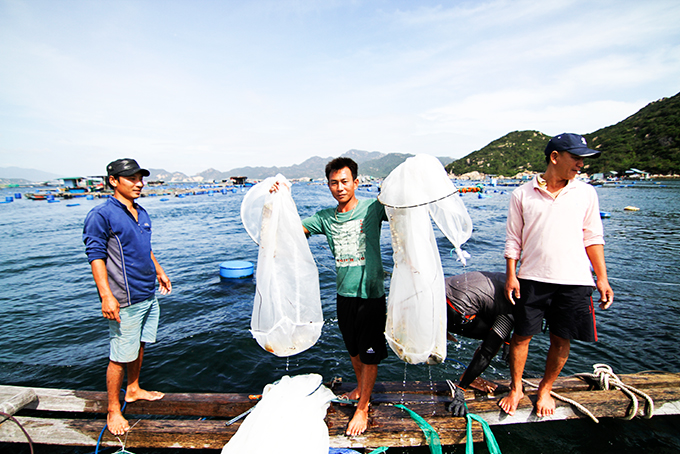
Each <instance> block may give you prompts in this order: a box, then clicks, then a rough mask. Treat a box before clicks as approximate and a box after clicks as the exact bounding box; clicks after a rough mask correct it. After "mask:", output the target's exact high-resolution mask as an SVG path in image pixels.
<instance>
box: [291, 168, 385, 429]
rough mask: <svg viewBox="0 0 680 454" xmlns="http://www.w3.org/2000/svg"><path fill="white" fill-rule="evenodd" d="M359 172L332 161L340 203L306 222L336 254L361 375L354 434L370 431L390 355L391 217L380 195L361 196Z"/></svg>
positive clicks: (344, 317) (342, 312)
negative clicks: (372, 403)
mask: <svg viewBox="0 0 680 454" xmlns="http://www.w3.org/2000/svg"><path fill="white" fill-rule="evenodd" d="M357 174H358V166H357V163H356V162H354V161H353V160H352V159H350V158H336V159H333V160H332V161H331V162H329V163H328V164H327V165H326V178H327V179H328V187H329V189H330V190H331V194H332V195H333V198H334V199H335V200H337V201H338V206H337V207H335V208H327V209H324V210H321V211H319V212H317V213H316V214H314V215H313V216H311V217H309V218H307V219H305V220H303V221H302V225H303V227H304V230H305V233H306V234H307V235H313V234H324V235H326V238H327V239H328V245H329V246H330V249H331V252H332V253H333V256H334V257H335V268H336V270H337V292H338V296H337V313H338V326H339V327H340V331H341V332H342V337H343V340H344V341H345V346H346V348H347V351H348V352H349V355H350V357H351V359H352V366H353V367H354V372H355V374H356V377H357V388H356V389H355V390H353V391H352V392H351V393H349V395H347V396H346V397H347V398H349V399H354V400H358V401H359V402H358V404H357V408H356V411H355V413H354V416H353V417H352V420H351V421H350V422H349V425H348V426H347V435H350V436H355V435H360V434H362V433H363V432H365V431H366V428H367V426H368V403H369V400H370V398H371V393H372V392H373V385H374V384H375V380H376V377H377V375H378V363H380V361H382V360H383V359H385V358H387V345H386V342H385V323H386V318H387V305H386V302H385V273H384V271H383V267H382V258H381V256H380V230H381V227H382V221H386V220H387V215H386V214H385V208H384V207H383V206H382V204H381V203H380V202H378V200H377V199H372V200H359V199H357V198H356V196H355V194H354V192H355V191H356V189H357V187H358V186H359V180H358V179H357Z"/></svg>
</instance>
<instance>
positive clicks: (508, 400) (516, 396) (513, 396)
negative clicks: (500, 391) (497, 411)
mask: <svg viewBox="0 0 680 454" xmlns="http://www.w3.org/2000/svg"><path fill="white" fill-rule="evenodd" d="M522 397H524V392H523V391H522V390H521V389H519V390H514V389H510V392H509V393H508V395H507V396H505V397H504V398H502V399H501V400H499V401H498V406H499V407H501V408H502V409H503V411H504V412H506V413H507V414H509V415H510V416H512V415H514V414H515V410H517V406H518V405H519V401H520V400H522Z"/></svg>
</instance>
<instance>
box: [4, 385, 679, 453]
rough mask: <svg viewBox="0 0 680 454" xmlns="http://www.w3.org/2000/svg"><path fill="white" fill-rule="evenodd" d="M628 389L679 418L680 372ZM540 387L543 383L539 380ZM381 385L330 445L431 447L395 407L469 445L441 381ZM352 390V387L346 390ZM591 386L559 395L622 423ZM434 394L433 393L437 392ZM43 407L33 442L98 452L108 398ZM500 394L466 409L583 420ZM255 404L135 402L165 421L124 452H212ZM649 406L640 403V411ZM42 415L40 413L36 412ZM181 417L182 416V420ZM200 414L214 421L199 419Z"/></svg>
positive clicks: (349, 410) (622, 407)
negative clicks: (365, 419)
mask: <svg viewBox="0 0 680 454" xmlns="http://www.w3.org/2000/svg"><path fill="white" fill-rule="evenodd" d="M620 378H621V379H622V380H623V381H624V382H625V383H629V384H631V385H633V386H636V387H637V388H639V389H641V390H642V391H644V392H646V393H647V394H649V395H650V396H651V397H652V398H653V399H654V402H655V408H656V414H657V415H662V414H680V376H679V375H678V374H664V375H661V374H637V375H635V376H621V377H620ZM535 381H536V382H538V380H535ZM407 385H408V386H407V390H408V392H405V391H404V386H403V383H379V384H378V385H376V393H375V394H374V396H373V397H374V398H373V400H372V404H371V409H370V413H369V430H368V431H367V432H366V433H365V434H363V435H362V436H359V437H352V438H349V437H347V436H345V435H344V432H345V430H346V428H347V424H348V423H349V421H350V419H351V417H352V415H353V414H354V407H352V406H343V405H339V404H335V403H334V404H332V405H331V406H330V407H329V410H328V413H327V416H326V419H325V421H326V424H327V426H328V428H329V436H330V440H331V446H332V447H347V448H376V447H379V446H390V447H392V446H395V447H396V446H402V447H406V446H422V445H425V444H426V439H425V436H424V435H423V433H422V431H421V430H420V428H419V427H418V425H417V424H416V423H415V422H414V421H413V420H412V419H411V418H410V416H409V415H408V414H407V413H406V412H404V411H402V410H400V409H398V408H397V407H395V406H394V405H395V404H399V403H403V404H405V405H406V406H407V407H408V408H410V409H412V410H413V411H415V412H416V413H418V414H419V415H421V416H422V417H423V418H424V419H425V420H426V421H428V423H429V424H431V425H432V427H433V428H434V429H435V430H436V431H437V433H438V434H439V436H440V439H441V443H442V444H443V445H455V444H459V443H463V442H464V441H465V423H466V422H465V419H464V418H453V417H451V416H450V414H449V413H448V412H447V411H446V406H447V404H448V402H450V400H451V398H450V395H449V391H448V386H446V385H445V384H444V383H442V382H439V383H434V384H432V385H430V383H423V382H420V383H415V384H414V385H413V386H410V384H407ZM345 386H346V388H349V389H353V388H352V387H351V385H349V386H347V385H343V386H342V387H341V388H340V389H338V388H336V392H339V391H340V390H342V388H343V387H345ZM588 387H589V386H588V384H586V383H584V382H582V381H581V380H579V379H575V378H573V377H564V378H560V379H559V380H558V385H557V386H556V388H555V389H556V390H557V391H558V392H559V393H560V394H563V395H564V396H565V397H569V398H571V399H574V400H576V401H578V402H580V403H581V404H583V405H584V406H586V407H587V408H588V409H589V410H591V411H592V412H593V413H594V414H595V415H596V416H597V417H598V418H603V417H615V418H619V417H623V416H624V415H625V414H626V411H627V409H628V407H629V406H630V401H629V399H628V397H627V396H625V395H624V394H623V393H622V392H620V391H618V390H612V391H588V390H587V389H588ZM23 389H26V388H21V387H8V386H0V400H2V396H3V395H14V394H16V393H17V392H18V391H21V390H23ZM432 390H434V391H435V392H434V393H432ZM35 391H36V394H37V395H38V402H36V403H33V404H30V405H32V406H33V407H34V408H33V412H32V413H31V412H28V415H22V412H19V413H18V414H19V420H20V421H22V424H24V425H25V427H26V429H27V430H28V431H29V434H30V435H31V437H33V438H34V441H35V442H36V443H43V444H66V445H70V446H94V445H95V444H96V440H97V437H98V436H99V433H100V432H101V430H102V428H103V427H104V424H105V419H104V418H103V417H102V418H100V419H92V418H91V417H88V416H87V415H88V414H92V413H104V412H105V405H106V393H103V392H93V391H70V390H54V389H45V388H36V389H35ZM502 395H503V394H500V395H485V394H482V393H479V392H473V391H468V392H467V393H466V398H468V399H469V400H468V407H469V408H470V411H471V412H472V413H475V414H478V415H480V416H482V417H483V418H484V419H485V420H486V421H487V422H488V423H489V424H492V425H503V424H517V423H531V422H542V421H554V420H560V419H573V418H582V417H583V415H582V414H580V412H578V411H577V410H575V409H574V408H572V407H571V406H570V405H568V404H565V403H563V402H560V401H558V402H557V409H556V412H555V415H553V416H551V417H545V418H537V417H536V415H535V413H534V401H535V399H536V392H535V390H527V391H526V396H525V397H524V398H523V399H522V401H521V402H520V405H519V407H518V410H517V412H516V414H515V415H514V416H508V415H506V414H505V413H503V412H502V411H501V410H500V408H498V406H497V402H498V399H499V398H500V397H501V396H502ZM254 404H255V402H254V401H252V400H251V399H249V398H248V396H247V395H243V394H217V393H212V394H185V393H170V394H167V395H166V397H165V398H164V399H162V400H161V401H155V402H146V401H140V402H136V403H133V404H130V405H129V407H128V409H127V410H126V414H127V415H128V418H129V420H130V424H131V425H134V424H135V423H137V421H138V419H137V418H138V416H136V415H146V414H148V415H165V416H169V417H166V418H163V419H158V418H155V419H148V418H146V417H145V418H144V419H142V420H141V421H139V422H138V423H137V424H136V425H134V427H133V428H132V430H131V432H130V434H129V436H128V440H127V443H126V446H127V447H130V448H135V447H147V448H171V447H183V448H210V449H220V448H221V447H222V446H224V444H226V442H227V441H228V440H229V439H230V438H231V436H233V434H234V433H236V430H237V429H238V427H240V422H239V423H236V424H234V425H232V426H226V425H225V420H226V419H230V418H232V417H233V416H235V415H237V414H240V413H242V412H243V411H245V410H247V409H248V408H250V407H252V406H253V405H254ZM643 407H644V401H643V400H642V399H641V400H640V408H641V409H642V408H643ZM43 410H47V411H50V412H69V413H74V414H79V413H82V415H83V416H84V417H81V418H75V417H74V418H72V419H71V418H70V417H69V418H65V419H56V418H54V415H52V416H51V417H49V418H48V417H44V418H41V417H39V412H40V411H43ZM35 413H37V414H35ZM178 416H182V417H181V418H177V417H178ZM197 416H206V417H213V418H217V419H210V420H198V419H197V418H196V417H197ZM473 427H474V430H473V438H474V440H475V441H480V440H481V439H482V431H481V428H480V427H479V425H478V424H475V425H474V426H473ZM0 441H10V442H24V441H25V439H24V435H23V433H22V432H20V430H19V428H18V427H17V426H16V425H15V424H10V422H9V421H8V422H6V423H4V424H2V425H0ZM102 446H115V447H120V442H119V441H118V440H117V439H116V438H115V437H113V436H112V435H111V434H110V433H108V431H106V432H105V435H104V437H103V444H102Z"/></svg>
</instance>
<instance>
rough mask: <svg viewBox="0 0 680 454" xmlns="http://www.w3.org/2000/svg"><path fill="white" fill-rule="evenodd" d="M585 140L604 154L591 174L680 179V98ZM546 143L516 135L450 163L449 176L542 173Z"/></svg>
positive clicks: (592, 162)
mask: <svg viewBox="0 0 680 454" xmlns="http://www.w3.org/2000/svg"><path fill="white" fill-rule="evenodd" d="M584 136H585V137H586V140H587V141H588V145H589V147H590V148H594V149H597V150H602V155H601V156H600V157H599V158H597V159H587V160H586V165H585V172H587V173H589V174H593V173H598V172H608V171H611V170H613V171H616V172H619V174H621V173H623V172H625V171H626V170H628V169H630V168H637V169H640V170H644V171H647V172H649V173H651V174H680V93H679V94H677V95H675V96H673V97H672V98H663V99H660V100H658V101H655V102H652V103H650V104H648V105H647V106H645V107H643V108H642V109H640V110H639V111H638V112H637V113H635V114H634V115H631V116H630V117H628V118H626V119H625V120H623V121H621V122H619V123H617V124H615V125H613V126H608V127H606V128H602V129H599V130H597V131H595V132H592V133H589V134H584ZM548 140H550V136H547V135H545V134H543V133H541V132H538V131H514V132H511V133H510V134H507V135H505V136H503V137H501V138H500V139H497V140H495V141H493V142H491V143H490V144H488V145H487V146H485V147H484V148H482V149H480V150H477V151H474V152H472V153H470V154H469V155H467V156H465V157H463V158H461V159H458V160H456V161H454V162H452V163H451V164H449V165H448V166H446V170H447V171H448V172H449V173H453V174H455V175H462V174H464V173H468V172H472V171H477V172H481V173H485V174H487V175H504V176H514V175H516V174H517V173H520V172H523V171H543V170H544V169H545V157H544V154H543V150H544V149H545V145H546V144H547V143H548Z"/></svg>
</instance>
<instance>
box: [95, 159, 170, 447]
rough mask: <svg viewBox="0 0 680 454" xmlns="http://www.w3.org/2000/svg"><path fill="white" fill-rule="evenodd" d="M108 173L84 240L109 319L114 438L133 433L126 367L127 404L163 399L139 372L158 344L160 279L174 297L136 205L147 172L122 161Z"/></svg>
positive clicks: (146, 220) (108, 384) (147, 220)
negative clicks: (147, 348) (148, 349)
mask: <svg viewBox="0 0 680 454" xmlns="http://www.w3.org/2000/svg"><path fill="white" fill-rule="evenodd" d="M106 170H107V178H108V184H109V186H110V187H112V188H113V197H112V198H109V199H107V200H106V202H105V203H102V204H100V205H98V206H96V207H94V208H93V209H92V210H91V211H90V212H89V213H88V215H87V217H86V218H85V227H84V229H83V241H84V242H85V246H86V253H87V257H88V260H89V262H90V266H91V267H92V276H93V277H94V281H95V284H96V285H97V290H98V292H99V298H100V299H101V303H102V314H103V315H104V318H107V319H108V320H109V339H110V354H109V366H108V369H107V371H106V389H107V392H108V415H107V418H106V423H107V426H108V428H109V431H110V432H111V433H112V434H114V435H122V434H124V433H125V432H126V431H128V430H130V425H129V424H128V422H127V420H126V419H125V418H124V417H123V414H122V412H121V406H120V400H119V395H120V389H121V387H122V385H123V378H124V376H125V369H126V368H127V374H128V383H127V388H126V392H125V401H126V402H134V401H136V400H158V399H161V398H162V397H163V393H160V392H158V391H147V390H145V389H142V388H140V387H139V372H140V369H141V367H142V358H143V356H144V344H145V343H147V342H155V341H156V330H157V328H158V319H159V316H160V309H159V306H158V300H157V299H156V296H155V293H156V278H158V283H159V288H160V292H161V294H164V295H165V294H168V293H170V292H171V291H172V285H171V283H170V279H169V278H168V276H167V275H166V274H165V272H164V271H163V268H161V266H160V265H159V264H158V261H157V260H156V257H155V256H154V254H153V251H152V250H151V219H150V218H149V215H148V214H147V212H146V211H145V210H144V208H142V207H141V206H140V205H138V204H137V203H136V202H135V200H136V199H137V198H139V196H140V195H141V192H142V188H143V187H144V181H143V179H144V177H145V176H149V171H148V170H146V169H142V168H140V167H139V165H138V164H137V162H136V161H135V160H134V159H118V160H116V161H113V162H111V163H110V164H109V165H108V166H107V167H106Z"/></svg>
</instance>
